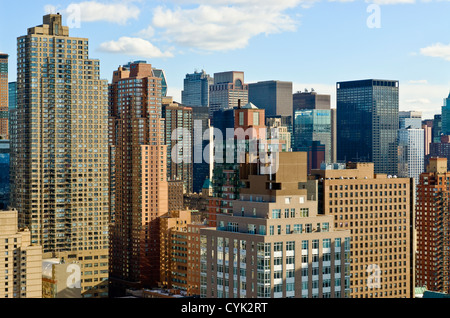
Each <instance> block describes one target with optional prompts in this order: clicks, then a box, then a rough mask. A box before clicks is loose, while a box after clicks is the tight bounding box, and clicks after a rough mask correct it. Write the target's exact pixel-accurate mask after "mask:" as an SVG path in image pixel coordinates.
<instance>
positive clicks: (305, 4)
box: [0, 0, 450, 118]
mask: <svg viewBox="0 0 450 318" xmlns="http://www.w3.org/2000/svg"><path fill="white" fill-rule="evenodd" d="M2 7H3V9H2V10H1V12H0V51H1V52H5V53H8V54H10V81H14V80H15V78H16V73H15V72H16V67H15V64H16V38H17V37H18V36H21V35H24V34H26V32H27V28H28V27H32V26H35V25H39V24H41V23H42V16H43V15H44V14H46V13H49V12H60V13H61V14H62V15H63V22H64V24H65V25H68V26H70V27H71V29H70V35H71V36H80V37H87V38H89V44H90V47H89V51H90V52H89V55H90V57H91V58H98V59H100V61H101V77H102V78H105V79H108V80H109V81H110V80H111V77H112V72H113V71H114V70H115V69H117V67H118V66H119V65H122V64H125V63H127V62H129V61H132V60H146V61H148V62H149V63H151V64H152V65H153V66H154V67H157V68H162V69H164V70H165V72H166V77H167V81H168V85H169V95H172V96H173V97H174V99H175V100H177V101H181V100H180V96H181V93H180V92H181V90H182V86H183V78H184V76H185V74H186V73H192V72H193V71H194V70H202V69H204V70H205V71H206V72H207V73H209V74H210V75H213V74H214V73H215V72H222V71H232V70H234V71H244V72H245V81H246V82H247V83H252V82H256V81H263V80H282V81H291V82H293V86H294V90H304V89H305V88H307V89H311V88H314V89H315V90H316V91H317V92H318V93H324V94H331V95H332V106H334V105H335V93H336V92H335V84H336V82H338V81H345V80H355V79H366V78H381V79H395V80H399V81H400V110H420V111H422V112H423V118H431V117H432V116H433V115H434V114H435V113H440V106H442V103H443V98H445V97H447V95H448V94H449V91H450V35H449V33H448V30H450V19H449V18H448V12H450V11H449V9H450V1H447V0H440V1H438V0H426V1H423V0H373V1H362V0H353V1H352V0H346V1H344V0H341V1H339V0H335V1H329V0H127V1H106V0H96V1H56V0H44V1H41V0H33V1H31V0H26V1H9V2H6V1H5V3H3V4H2ZM369 9H370V10H369ZM371 26H375V27H371Z"/></svg>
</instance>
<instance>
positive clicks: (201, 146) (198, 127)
mask: <svg viewBox="0 0 450 318" xmlns="http://www.w3.org/2000/svg"><path fill="white" fill-rule="evenodd" d="M192 118H193V121H194V134H192V138H193V142H192V146H193V149H192V153H193V156H194V163H193V165H192V171H193V172H192V174H193V176H194V178H193V182H192V188H193V189H192V190H193V192H195V193H201V192H202V187H203V184H204V182H205V180H206V179H211V177H212V173H211V170H212V169H211V166H212V163H211V162H210V161H208V160H206V158H205V154H204V153H203V152H204V150H205V149H207V146H208V145H209V143H210V141H209V139H208V138H204V137H205V136H204V135H205V133H206V134H207V133H208V131H209V130H208V129H210V125H211V122H210V119H209V107H192ZM210 150H211V151H212V148H210Z"/></svg>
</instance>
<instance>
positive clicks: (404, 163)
mask: <svg viewBox="0 0 450 318" xmlns="http://www.w3.org/2000/svg"><path fill="white" fill-rule="evenodd" d="M409 127H411V126H409ZM423 141H424V131H423V129H422V128H420V129H417V128H402V129H399V131H398V176H399V177H401V178H414V181H415V183H418V182H419V178H420V174H421V173H422V172H423V171H424V158H425V153H424V148H423V147H424V142H423Z"/></svg>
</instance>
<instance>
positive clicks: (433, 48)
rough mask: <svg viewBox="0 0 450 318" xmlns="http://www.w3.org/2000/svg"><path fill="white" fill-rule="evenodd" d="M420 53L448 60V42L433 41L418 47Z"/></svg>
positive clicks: (449, 52)
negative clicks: (430, 43)
mask: <svg viewBox="0 0 450 318" xmlns="http://www.w3.org/2000/svg"><path fill="white" fill-rule="evenodd" d="M420 54H422V55H424V56H431V57H439V58H442V59H444V60H447V61H450V44H448V45H446V44H442V43H435V44H432V45H430V46H427V47H424V48H421V49H420Z"/></svg>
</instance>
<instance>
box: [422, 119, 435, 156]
mask: <svg viewBox="0 0 450 318" xmlns="http://www.w3.org/2000/svg"><path fill="white" fill-rule="evenodd" d="M422 129H423V134H424V141H423V142H424V145H423V146H424V148H423V149H424V155H425V156H426V155H428V154H429V153H430V144H431V143H432V142H433V119H426V120H423V121H422Z"/></svg>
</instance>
